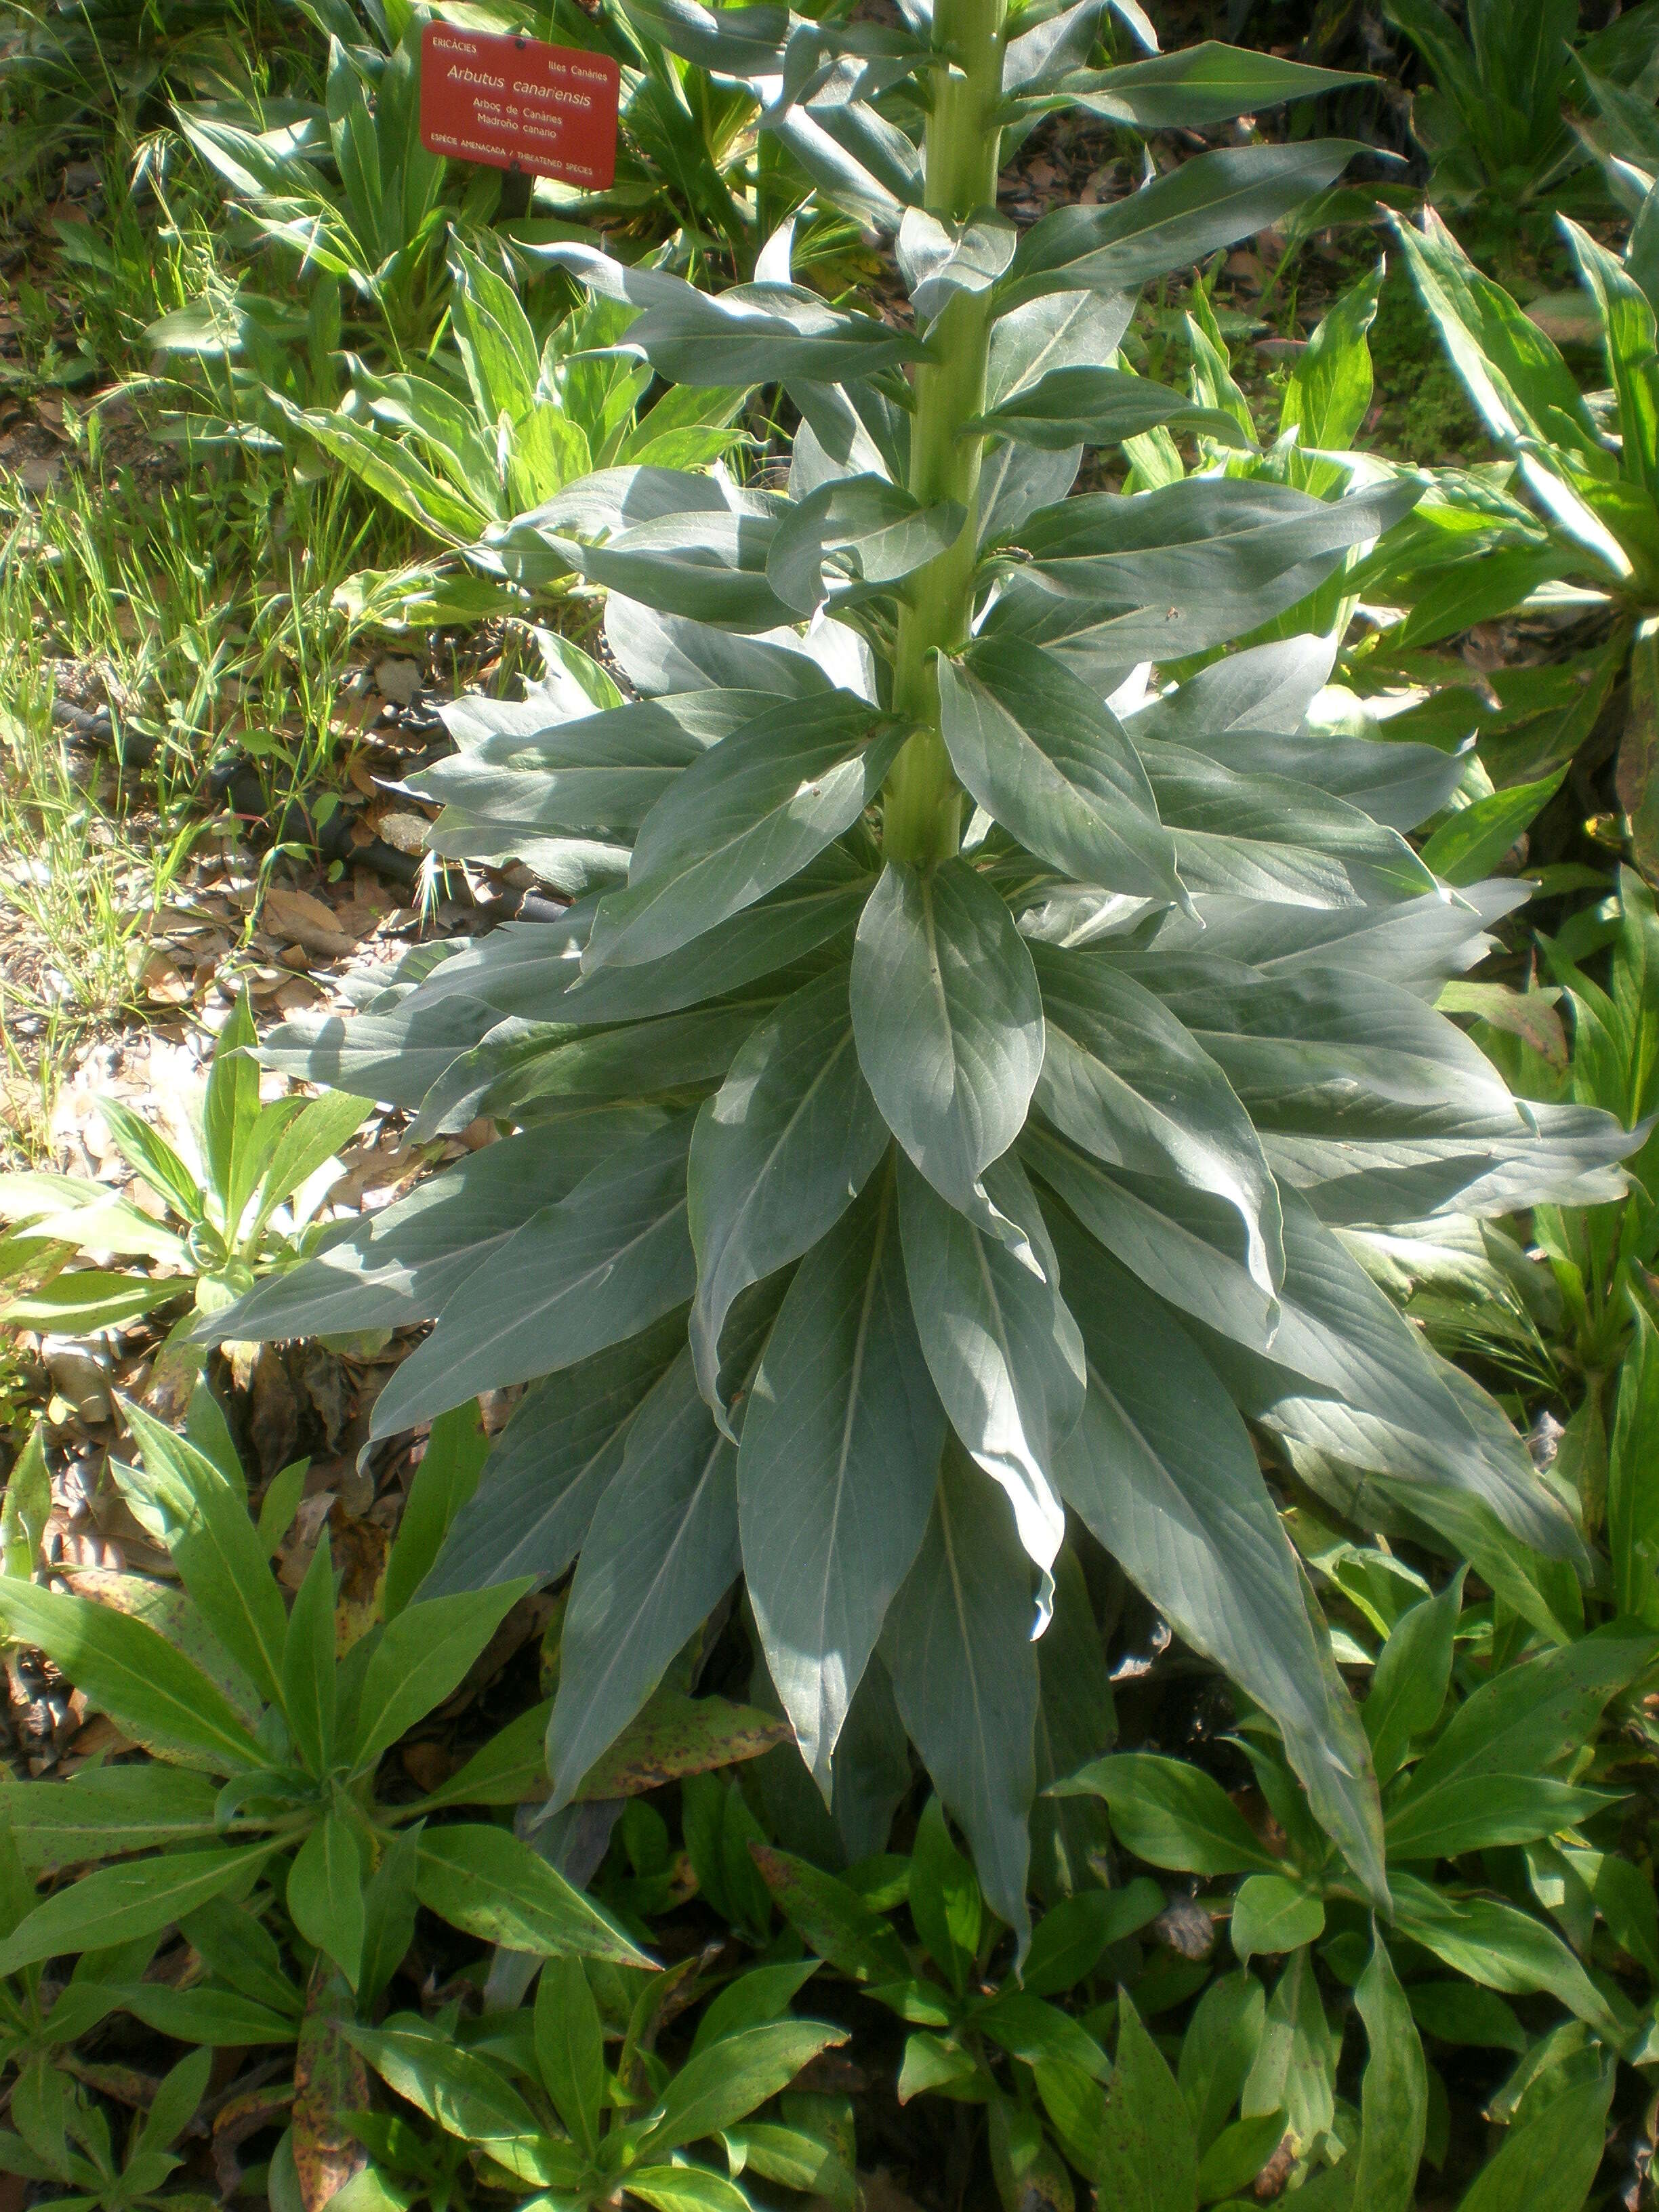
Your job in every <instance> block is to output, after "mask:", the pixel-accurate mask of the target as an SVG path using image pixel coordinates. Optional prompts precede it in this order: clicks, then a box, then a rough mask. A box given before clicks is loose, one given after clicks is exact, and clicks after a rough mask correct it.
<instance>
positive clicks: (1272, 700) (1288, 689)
mask: <svg viewBox="0 0 1659 2212" xmlns="http://www.w3.org/2000/svg"><path fill="white" fill-rule="evenodd" d="M1335 659H1336V647H1335V644H1334V641H1333V640H1331V639H1330V638H1328V637H1288V638H1276V639H1274V640H1273V642H1272V643H1271V644H1268V645H1252V646H1247V647H1246V648H1245V649H1244V651H1243V653H1228V654H1227V655H1226V656H1225V658H1224V659H1220V660H1212V662H1211V663H1210V665H1209V666H1208V667H1207V668H1200V670H1199V671H1198V673H1197V674H1196V675H1195V676H1189V677H1188V679H1187V681H1186V682H1185V683H1184V684H1180V685H1177V686H1176V688H1175V689H1174V690H1169V691H1166V692H1164V693H1163V694H1162V695H1161V696H1158V697H1156V698H1153V699H1152V700H1150V701H1148V702H1147V703H1146V706H1144V707H1141V708H1138V709H1137V710H1136V712H1135V713H1133V714H1126V715H1125V716H1124V719H1123V726H1124V728H1125V729H1126V730H1127V731H1128V732H1129V733H1130V735H1131V736H1132V737H1134V738H1141V737H1147V738H1164V739H1165V740H1166V741H1167V742H1168V743H1169V744H1175V745H1189V746H1194V747H1196V748H1197V749H1198V750H1203V749H1204V748H1205V746H1206V744H1210V743H1219V742H1221V741H1222V740H1223V739H1224V738H1225V735H1226V733H1227V732H1229V731H1231V730H1264V731H1267V732H1271V733H1273V734H1274V735H1276V736H1279V737H1283V738H1290V737H1294V736H1295V735H1296V733H1297V731H1298V730H1299V729H1300V728H1301V727H1302V725H1303V722H1304V719H1305V718H1306V715H1307V712H1308V709H1309V708H1310V706H1311V705H1312V703H1313V702H1314V700H1315V698H1316V696H1317V695H1318V693H1319V692H1320V691H1321V690H1322V689H1323V687H1324V686H1325V684H1328V682H1329V681H1330V675H1331V669H1332V666H1333V665H1334V662H1335Z"/></svg>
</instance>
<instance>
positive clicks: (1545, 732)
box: [1352, 85, 1659, 882]
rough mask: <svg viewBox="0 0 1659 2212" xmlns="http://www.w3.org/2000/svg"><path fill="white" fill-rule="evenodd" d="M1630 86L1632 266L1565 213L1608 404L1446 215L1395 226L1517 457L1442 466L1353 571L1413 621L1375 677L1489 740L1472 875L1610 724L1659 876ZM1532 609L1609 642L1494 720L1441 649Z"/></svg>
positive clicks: (1572, 657)
mask: <svg viewBox="0 0 1659 2212" xmlns="http://www.w3.org/2000/svg"><path fill="white" fill-rule="evenodd" d="M1614 89H1615V88H1610V87H1607V86H1606V85H1602V86H1601V87H1600V92H1601V97H1602V99H1603V100H1604V101H1605V102H1606V103H1607V112H1608V113H1609V114H1611V115H1612V116H1613V121H1614V124H1615V125H1617V126H1618V127H1617V129H1615V130H1611V131H1607V132H1603V133H1601V135H1600V136H1599V137H1598V139H1597V141H1596V143H1597V146H1598V150H1599V151H1600V152H1601V155H1602V158H1603V166H1604V167H1605V168H1607V170H1608V172H1609V173H1610V174H1611V175H1612V177H1613V179H1614V180H1615V183H1616V186H1617V189H1618V191H1619V193H1620V200H1621V204H1622V206H1623V208H1624V210H1625V212H1626V214H1627V215H1628V216H1630V217H1631V219H1632V221H1631V229H1630V234H1629V239H1628V242H1627V244H1626V248H1625V251H1624V252H1623V254H1622V255H1619V254H1615V253H1614V252H1612V251H1611V250H1610V249H1609V248H1608V247H1607V246H1604V245H1603V244H1602V243H1601V241H1600V240H1599V239H1597V238H1596V237H1595V236H1594V235H1592V234H1591V233H1590V232H1589V230H1588V229H1586V228H1583V226H1581V225H1580V224H1578V223H1576V222H1571V220H1570V219H1569V218H1568V217H1566V216H1562V217H1561V218H1560V228H1561V230H1562V232H1563V234H1565V239H1566V242H1567V245H1568V246H1569V248H1570V250H1571V254H1572V258H1573V261H1574V263H1575V265H1576V267H1577V275H1578V280H1579V283H1580V286H1581V288H1582V289H1581V298H1582V302H1583V306H1584V307H1585V309H1586V310H1587V312H1588V313H1589V315H1590V317H1591V318H1592V320H1593V324H1594V326H1595V330H1596V331H1597V332H1598V334H1599V338H1600V343H1601V355H1602V359H1603V362H1604V364H1605V368H1606V372H1607V391H1606V392H1604V393H1602V394H1594V393H1592V394H1586V393H1584V392H1581V391H1580V389H1579V385H1578V380H1577V377H1576V376H1575V375H1574V374H1573V372H1572V370H1571V368H1570V367H1569V365H1568V363H1567V362H1565V360H1564V359H1563V357H1562V356H1561V354H1560V352H1559V349H1557V347H1556V345H1555V343H1554V342H1553V339H1552V338H1551V337H1549V336H1548V334H1547V331H1544V330H1542V329H1541V328H1540V327H1539V325H1538V324H1537V323H1535V322H1534V321H1533V320H1532V319H1531V318H1530V317H1529V316H1528V314H1527V313H1526V312H1525V311H1524V310H1523V309H1522V307H1521V305H1520V303H1519V302H1518V301H1516V300H1515V299H1513V298H1512V297H1511V296H1510V294H1509V293H1508V292H1506V291H1505V290H1504V288H1503V286H1502V285H1501V284H1499V283H1497V282H1496V281H1495V280H1494V279H1493V278H1492V277H1489V276H1485V275H1483V274H1482V273H1481V271H1480V270H1479V269H1477V268H1476V267H1475V265H1474V263H1473V262H1472V261H1471V260H1470V259H1469V258H1468V256H1467V255H1466V254H1465V253H1464V252H1463V250H1462V247H1461V246H1459V245H1458V243H1457V241H1456V240H1455V238H1454V237H1453V236H1452V234H1451V233H1450V232H1449V230H1448V229H1447V228H1446V227H1445V225H1444V224H1443V222H1441V221H1440V220H1439V218H1438V217H1437V216H1435V215H1434V214H1433V212H1432V211H1431V210H1430V211H1425V216H1424V218H1423V228H1421V229H1419V228H1416V227H1415V226H1413V225H1412V224H1409V223H1397V224H1396V226H1395V229H1396V235H1397V237H1398V239H1399V242H1400V246H1401V251H1402V252H1403V253H1404V255H1405V257H1406V261H1407V266H1408V267H1409V269H1410V271H1411V275H1412V279H1413V283H1414V284H1415V285H1416V288H1417V290H1418V293H1419V297H1420V299H1421V301H1422V303H1423V306H1424V308H1425V311H1426V313H1427V314H1428V317H1429V319H1430V321H1431V323H1432V325H1434V328H1435V330H1436V331H1437V333H1438V335H1439V337H1440V339H1441V342H1442V343H1443V345H1444V347H1445V349H1446V353H1447V356H1448V358H1449V361H1450V362H1451V365H1452V367H1453V368H1454V369H1455V371H1456V373H1457V375H1458V378H1459V380H1460V381H1461V382H1462V385H1463V387H1464V389H1465V391H1466V392H1467V393H1468V398H1469V400H1470V402H1471V404H1472V405H1473V406H1474V410H1475V411H1476V413H1477V414H1478V415H1479V416H1480V419H1481V421H1482V422H1484V423H1485V425H1486V428H1487V430H1488V432H1489V433H1490V434H1491V435H1492V437H1493V439H1494V440H1495V441H1497V442H1498V445H1499V446H1500V447H1502V448H1503V451H1504V455H1505V457H1506V465H1504V466H1503V467H1501V468H1498V469H1496V470H1494V469H1493V468H1492V467H1491V466H1490V465H1487V466H1482V467H1477V468H1470V469H1465V470H1455V469H1444V470H1439V471H1434V472H1432V480H1431V488H1430V489H1429V490H1428V492H1427V495H1426V496H1425V498H1424V500H1423V501H1422V502H1421V504H1420V505H1419V507H1418V508H1417V510H1416V512H1415V513H1414V514H1413V517H1412V519H1411V521H1410V523H1409V524H1408V525H1407V527H1406V528H1405V529H1403V530H1401V531H1400V532H1396V533H1395V538H1394V539H1393V541H1392V542H1391V543H1390V544H1387V545H1384V546H1383V547H1380V548H1379V549H1378V550H1377V551H1376V554H1375V555H1374V556H1371V558H1370V559H1369V560H1368V561H1365V562H1362V563H1361V564H1360V566H1359V568H1358V569H1357V570H1356V571H1355V572H1354V575H1353V579H1352V580H1353V583H1354V585H1355V586H1356V587H1357V588H1358V589H1359V590H1361V591H1363V592H1364V595H1365V597H1366V599H1368V601H1371V602H1373V603H1376V604H1380V605H1384V606H1390V607H1397V608H1400V609H1402V610H1403V611H1404V612H1403V618H1402V619H1401V621H1399V622H1398V623H1395V624H1394V625H1393V626H1392V627H1390V628H1389V629H1384V630H1383V632H1382V633H1381V634H1380V635H1376V637H1374V638H1373V639H1372V640H1370V641H1369V644H1368V647H1367V648H1366V649H1365V651H1364V653H1361V654H1357V655H1356V656H1355V658H1356V663H1357V665H1360V666H1362V667H1363V669H1364V675H1365V680H1366V681H1367V682H1368V684H1376V685H1378V686H1381V685H1383V684H1386V683H1388V682H1389V681H1395V682H1398V681H1399V680H1400V679H1401V678H1402V677H1403V678H1407V680H1413V681H1416V680H1425V679H1426V680H1427V681H1429V682H1431V683H1434V684H1437V685H1441V686H1444V687H1445V690H1444V696H1443V698H1442V699H1441V700H1440V701H1439V702H1437V709H1436V711H1437V714H1438V716H1439V718H1440V720H1441V721H1442V723H1443V741H1449V742H1454V743H1455V741H1456V739H1457V738H1460V737H1462V736H1464V735H1467V734H1470V733H1478V751H1479V755H1480V765H1481V767H1482V769H1484V770H1485V771H1486V781H1487V782H1488V784H1489V785H1490V787H1492V788H1491V789H1490V790H1489V791H1488V792H1487V793H1486V794H1485V795H1483V796H1480V797H1478V798H1476V799H1475V802H1474V805H1471V806H1469V807H1468V809H1467V810H1466V811H1467V813H1468V820H1467V821H1463V820H1462V818H1461V817H1455V827H1452V828H1448V829H1447V830H1446V832H1445V838H1446V841H1447V844H1448V849H1447V851H1446V853H1445V860H1446V865H1447V871H1448V872H1449V874H1450V875H1451V878H1452V879H1453V880H1454V881H1458V882H1462V881H1467V880H1468V876H1467V873H1466V872H1465V869H1464V867H1463V866H1462V865H1461V864H1462V862H1463V861H1464V860H1466V859H1469V860H1474V861H1476V862H1479V861H1480V860H1482V859H1483V858H1484V860H1485V864H1486V865H1487V866H1490V865H1492V861H1493V860H1495V859H1496V857H1497V856H1498V853H1499V852H1501V851H1502V850H1504V849H1505V848H1506V846H1507V845H1508V844H1510V843H1512V842H1514V839H1515V838H1516V836H1518V835H1519V834H1520V833H1521V831H1522V830H1523V829H1526V828H1527V826H1528V823H1530V822H1531V821H1532V820H1533V818H1534V817H1535V816H1536V815H1537V814H1538V813H1539V811H1540V810H1541V808H1542V807H1543V806H1544V805H1546V804H1547V802H1548V801H1549V800H1550V799H1552V798H1553V796H1554V794H1555V793H1556V792H1557V790H1558V789H1559V787H1560V785H1561V783H1562V781H1563V778H1564V777H1565V775H1566V774H1567V772H1568V770H1569V769H1570V767H1571V763H1572V761H1573V758H1574V756H1575V754H1577V752H1578V750H1579V749H1580V748H1581V747H1583V746H1585V745H1586V744H1587V743H1588V741H1589V738H1590V737H1591V734H1592V732H1595V731H1597V729H1598V726H1600V727H1601V730H1602V731H1605V730H1606V729H1607V727H1608V726H1612V728H1613V730H1614V732H1616V733H1617V744H1618V754H1617V761H1616V769H1615V789H1616V796H1617V800H1618V806H1619V810H1620V813H1619V816H1618V817H1616V822H1617V828H1616V830H1615V835H1616V836H1617V837H1619V838H1620V839H1622V841H1623V842H1624V845H1625V849H1626V852H1627V854H1629V856H1630V857H1631V858H1632V859H1633V860H1634V861H1635V863H1636V865H1637V866H1638V867H1639V868H1640V869H1641V871H1642V872H1643V873H1644V875H1645V876H1646V877H1647V878H1649V880H1650V882H1651V881H1654V880H1655V879H1656V878H1659V773H1656V763H1659V350H1656V328H1659V325H1656V314H1659V184H1656V179H1659V122H1656V121H1655V120H1654V119H1652V118H1651V117H1650V116H1647V115H1645V114H1644V112H1643V111H1641V110H1639V109H1638V113H1637V118H1636V120H1634V121H1632V119H1631V118H1630V116H1629V114H1628V112H1627V109H1626V108H1625V107H1622V106H1621V107H1614V106H1613V105H1612V101H1613V92H1614ZM1638 157H1639V158H1638ZM1522 605H1528V606H1531V607H1534V608H1536V609H1537V610H1539V611H1550V610H1552V609H1554V610H1559V611H1562V612H1565V613H1577V614H1579V615H1580V616H1583V615H1590V616H1601V617H1604V618H1605V628H1604V634H1603V635H1602V636H1601V637H1600V638H1599V639H1598V640H1597V641H1596V642H1595V643H1594V644H1592V645H1591V646H1590V647H1589V648H1588V649H1586V650H1582V651H1579V652H1577V653H1570V654H1568V655H1566V656H1565V657H1564V658H1562V659H1561V660H1560V661H1559V665H1552V666H1549V667H1547V668H1544V669H1541V670H1537V671H1526V670H1522V671H1508V673H1507V674H1500V676H1499V677H1498V682H1497V687H1496V690H1497V697H1498V706H1497V709H1496V711H1495V712H1494V711H1492V709H1491V708H1490V706H1489V705H1488V704H1485V703H1481V702H1477V701H1476V700H1475V698H1474V694H1473V693H1472V692H1471V691H1470V690H1468V689H1467V688H1463V687H1460V685H1459V684H1458V680H1457V679H1458V675H1459V673H1460V671H1458V670H1457V669H1456V668H1455V667H1454V666H1450V665H1448V663H1447V661H1446V660H1445V659H1442V658H1438V657H1436V656H1434V655H1433V654H1432V653H1431V651H1430V648H1431V647H1435V646H1437V645H1443V643H1444V642H1445V641H1448V640H1449V639H1451V638H1454V637H1455V636H1457V635H1460V634H1461V633H1462V632H1463V631H1464V630H1467V629H1469V628H1471V627H1472V626H1473V625H1474V624H1475V623H1482V622H1488V621H1492V620H1493V619H1495V618H1496V617H1498V616H1501V615H1504V614H1506V613H1509V612H1510V611H1512V610H1514V609H1515V608H1516V607H1518V606H1522ZM1459 702H1461V705H1460V703H1459ZM1460 715H1461V720H1460ZM1429 857H1430V858H1431V860H1432V859H1433V858H1434V857H1435V855H1434V854H1430V856H1429Z"/></svg>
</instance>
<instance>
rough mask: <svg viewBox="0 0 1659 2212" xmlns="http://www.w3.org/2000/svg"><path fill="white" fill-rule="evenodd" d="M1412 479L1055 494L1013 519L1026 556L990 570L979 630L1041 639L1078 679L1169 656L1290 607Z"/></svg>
mask: <svg viewBox="0 0 1659 2212" xmlns="http://www.w3.org/2000/svg"><path fill="white" fill-rule="evenodd" d="M1419 491H1420V487H1419V486H1418V485H1416V484H1413V483H1388V484H1381V485H1377V486H1374V487H1372V488H1370V489H1366V490H1364V491H1359V492H1354V493H1351V494H1350V495H1348V496H1347V497H1346V498H1344V499H1339V500H1330V501H1325V500H1316V499H1311V498H1310V497H1308V496H1307V495H1305V494H1304V493H1301V492H1297V491H1293V490H1291V489H1290V488H1289V487H1288V486H1287V485H1285V484H1276V483H1267V482H1251V481H1246V480H1244V479H1243V478H1236V477H1192V478H1188V480H1187V481H1186V482H1184V483H1178V484H1170V485H1168V486H1166V487H1165V488H1164V489H1161V490H1158V491H1151V492H1142V493H1139V494H1138V495H1136V496H1134V497H1133V498H1129V499H1124V498H1121V497H1119V496H1117V495H1115V494H1111V493H1091V494H1088V495H1085V496H1083V497H1081V498H1077V499H1068V500H1065V501H1061V503H1060V505H1059V506H1058V507H1052V508H1049V509H1048V510H1047V511H1046V513H1039V514H1036V515H1033V516H1031V517H1030V520H1028V521H1027V522H1026V523H1025V524H1024V526H1023V528H1022V530H1021V532H1020V538H1021V544H1022V547H1023V549H1024V551H1025V553H1026V554H1027V555H1028V556H1029V558H1028V559H1027V560H1026V561H1025V562H1022V563H1021V564H1020V565H1018V566H1013V567H1010V568H1007V569H1006V571H1005V573H1004V574H1002V576H1001V578H1000V585H999V595H998V597H997V598H996V599H995V600H994V602H993V603H992V605H991V608H990V611H989V612H988V613H987V616H986V617H985V621H984V623H983V624H982V625H981V635H1018V636H1021V637H1024V638H1025V639H1027V640H1029V641H1030V642H1031V643H1032V644H1036V645H1048V646H1049V647H1051V648H1053V649H1054V651H1056V652H1057V653H1058V654H1059V657H1060V659H1063V660H1066V661H1067V662H1070V663H1072V664H1073V665H1078V666H1079V673H1080V674H1082V675H1083V676H1084V677H1085V678H1087V677H1089V676H1090V675H1091V672H1092V671H1094V670H1096V669H1102V670H1105V671H1113V672H1115V671H1125V670H1127V669H1128V668H1129V667H1130V666H1132V665H1133V663H1135V662H1136V661H1138V660H1147V659H1151V660H1157V661H1170V660H1175V659H1180V658H1181V657H1182V656H1183V655H1184V654H1187V653H1196V652H1201V651H1203V650H1206V648H1207V647H1210V646H1212V645H1222V644H1225V642H1226V641H1228V640H1229V639H1230V638H1233V637H1238V636H1242V635H1243V634H1244V633H1245V632H1247V631H1249V630H1252V629H1257V628H1259V627H1260V626H1261V623H1264V622H1267V621H1270V620H1271V619H1272V618H1273V617H1274V616H1275V615H1279V614H1282V613H1283V612H1284V611H1285V609H1286V608H1287V607H1290V606H1293V605H1295V604H1296V602H1297V600H1298V599H1304V598H1305V597H1306V595H1307V594H1308V592H1310V591H1312V590H1314V589H1315V588H1316V586H1318V585H1319V584H1321V583H1322V582H1323V581H1324V580H1325V578H1326V577H1327V576H1328V575H1329V574H1331V572H1332V570H1333V569H1334V568H1336V567H1337V566H1338V565H1339V564H1340V562H1341V561H1342V560H1343V559H1344V558H1345V557H1346V554H1347V552H1348V550H1349V549H1350V548H1351V547H1352V546H1355V545H1358V544H1364V543H1366V542H1367V541H1368V540H1370V539H1371V538H1376V537H1378V536H1380V535H1381V533H1382V532H1383V531H1384V530H1386V529H1387V528H1388V527H1389V525H1390V524H1391V523H1394V522H1396V521H1398V520H1400V518H1401V516H1402V515H1403V514H1405V513H1407V512H1408V511H1409V510H1410V508H1411V507H1412V506H1413V504H1414V503H1415V501H1416V500H1417V498H1418V496H1419Z"/></svg>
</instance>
